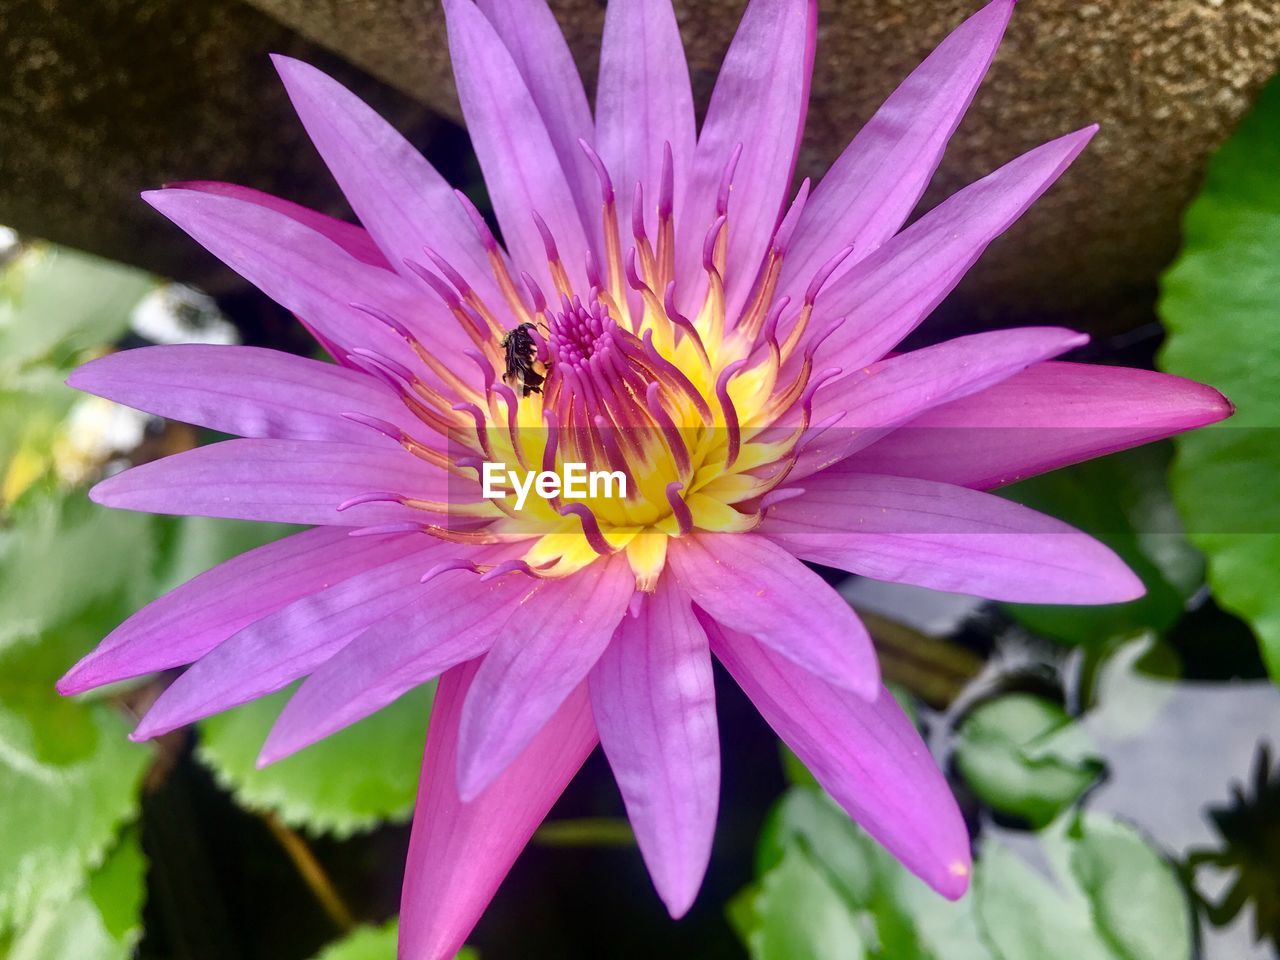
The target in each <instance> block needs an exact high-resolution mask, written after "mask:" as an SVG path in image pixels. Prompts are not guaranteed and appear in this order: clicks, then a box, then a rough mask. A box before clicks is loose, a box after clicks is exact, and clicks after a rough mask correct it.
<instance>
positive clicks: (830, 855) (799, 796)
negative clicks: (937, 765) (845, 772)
mask: <svg viewBox="0 0 1280 960" xmlns="http://www.w3.org/2000/svg"><path fill="white" fill-rule="evenodd" d="M791 850H800V851H802V852H804V853H805V854H806V855H807V856H808V857H809V859H810V861H811V862H812V863H813V864H814V865H815V866H816V867H817V868H818V869H819V870H820V871H822V873H823V874H824V876H825V877H826V879H827V882H828V883H830V884H831V886H832V888H833V889H834V890H836V891H837V892H838V893H839V894H840V895H841V897H842V898H843V899H844V901H845V905H846V907H847V908H848V909H849V910H850V911H851V912H852V913H853V915H854V916H855V917H856V918H858V924H859V929H861V930H864V931H867V932H868V936H867V939H866V952H867V956H868V957H873V958H876V960H990V954H989V953H988V951H987V950H986V949H985V948H984V947H983V946H982V944H981V942H980V941H979V939H978V935H977V926H976V923H975V921H974V918H973V915H972V910H971V906H970V905H971V901H970V900H968V899H966V900H962V901H961V902H959V903H952V902H950V901H948V900H945V899H944V898H942V897H941V896H939V895H938V894H937V893H935V892H934V891H933V890H931V889H929V887H928V886H927V885H926V884H925V883H924V882H923V881H921V880H920V879H918V878H917V877H915V876H913V875H912V874H911V873H910V872H909V871H908V870H907V869H906V868H905V867H903V866H902V865H901V864H900V863H898V862H897V861H896V860H895V859H894V858H893V856H892V855H891V854H889V853H888V852H887V851H886V850H885V849H884V848H883V847H881V846H880V845H879V844H877V843H876V842H875V841H874V840H872V839H871V838H870V837H869V836H867V834H866V832H865V831H863V830H862V829H861V828H859V827H858V826H857V825H855V824H854V823H853V822H852V821H851V820H850V819H849V816H848V814H846V813H845V812H844V811H843V810H841V809H840V808H839V807H838V806H837V805H836V803H835V801H833V800H832V799H831V798H830V797H829V796H827V795H826V794H825V793H823V792H822V791H821V790H818V789H815V788H809V787H796V788H793V789H791V790H789V791H787V793H786V794H785V795H784V796H783V798H782V799H781V800H780V801H779V802H778V804H777V806H775V807H774V809H773V811H772V812H771V814H770V816H769V818H768V820H767V821H766V824H765V828H764V830H763V831H762V833H761V835H760V842H759V845H758V847H757V851H756V873H757V875H758V876H766V875H767V874H768V872H769V871H771V870H773V869H776V867H777V866H778V864H780V863H781V862H782V860H783V859H784V858H785V857H786V855H787V853H788V852H789V851H791Z"/></svg>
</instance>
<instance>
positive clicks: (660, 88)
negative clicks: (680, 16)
mask: <svg viewBox="0 0 1280 960" xmlns="http://www.w3.org/2000/svg"><path fill="white" fill-rule="evenodd" d="M696 137H697V133H696V127H695V123H694V113H693V93H692V91H691V89H690V87H689V65H688V63H687V62H686V61H685V54H684V43H683V42H682V41H681V39H680V28H679V25H678V24H677V23H676V17H675V12H674V11H673V10H672V8H671V0H615V2H613V3H610V4H609V5H608V7H606V8H605V16H604V38H603V40H602V41H601V49H600V81H599V83H598V84H597V86H596V149H597V150H598V152H599V154H600V158H601V159H602V160H604V162H605V166H607V167H608V168H609V173H610V174H611V175H612V177H613V181H614V186H615V187H617V190H618V219H619V222H620V223H624V224H627V223H631V204H632V202H633V201H634V199H635V196H634V190H635V185H636V183H640V184H643V187H644V196H645V197H646V198H648V199H647V203H648V205H649V206H650V207H652V209H651V210H648V211H646V213H645V217H646V220H645V222H646V227H647V229H648V231H649V236H655V235H656V230H657V219H656V210H657V199H658V190H659V184H660V183H661V179H662V155H663V150H664V144H667V143H669V144H671V159H672V172H673V173H674V178H673V182H674V186H675V191H676V192H675V209H677V210H680V209H683V207H684V201H683V197H684V196H685V191H686V189H687V188H688V186H689V175H690V171H691V167H692V163H693V154H694V147H695V143H696Z"/></svg>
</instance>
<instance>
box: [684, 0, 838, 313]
mask: <svg viewBox="0 0 1280 960" xmlns="http://www.w3.org/2000/svg"><path fill="white" fill-rule="evenodd" d="M817 14H818V11H817V4H816V3H814V2H813V0H751V3H750V4H749V5H748V6H747V10H746V13H744V14H743V15H742V23H741V24H740V25H739V26H738V32H737V33H736V34H735V35H734V38H733V43H732V44H731V45H730V46H729V52H728V53H726V54H725V58H724V64H723V65H722V66H721V68H720V74H719V76H718V77H717V79H716V87H715V90H714V91H713V92H712V94H711V103H710V105H709V106H708V107H707V117H706V120H705V121H704V122H703V124H702V132H701V133H700V134H699V136H698V147H697V152H696V154H695V159H694V173H693V182H692V183H691V184H690V187H689V192H688V194H687V196H688V202H687V203H686V204H685V209H684V211H683V214H682V215H677V219H676V223H677V226H678V227H679V229H680V230H681V234H682V239H681V245H682V250H681V259H680V262H679V264H678V271H679V272H678V274H677V276H678V277H679V278H680V282H681V283H682V292H683V294H684V296H685V298H686V299H684V300H683V303H684V304H685V305H686V306H689V305H691V304H692V303H694V302H696V297H694V296H692V295H694V294H697V293H698V292H699V290H698V286H697V284H696V283H695V281H698V280H700V278H701V256H702V240H703V232H704V231H705V230H706V228H707V225H709V224H710V223H711V222H712V221H713V220H715V210H714V206H715V202H716V195H717V193H718V188H719V184H720V180H721V177H722V175H723V173H724V169H725V164H726V163H728V161H729V158H730V156H731V155H732V154H733V151H734V149H735V148H736V147H737V146H738V145H739V144H741V145H742V147H743V151H742V157H741V159H740V160H739V161H738V167H737V173H736V175H735V176H734V179H733V196H732V199H730V201H729V256H728V262H729V265H730V266H729V272H728V276H727V277H726V278H725V279H726V297H727V303H728V310H729V316H731V317H732V316H735V315H736V313H737V312H738V310H739V309H740V308H741V307H742V305H743V303H744V302H745V301H746V298H747V294H748V293H749V292H750V289H751V285H752V283H753V282H754V281H755V277H756V271H757V269H758V268H759V266H760V263H761V261H762V260H763V259H764V255H765V251H766V250H767V249H768V245H769V241H770V239H771V238H772V236H773V231H774V228H775V227H776V226H777V225H778V218H779V216H780V215H781V213H782V206H783V204H784V203H785V202H786V199H787V190H788V189H789V188H790V185H791V175H792V173H793V172H794V170H795V161H796V152H797V150H798V149H799V147H800V137H801V135H802V134H803V133H804V120H805V114H806V112H807V110H808V106H809V80H810V77H811V75H812V73H813V51H814V39H815V35H816V30H817Z"/></svg>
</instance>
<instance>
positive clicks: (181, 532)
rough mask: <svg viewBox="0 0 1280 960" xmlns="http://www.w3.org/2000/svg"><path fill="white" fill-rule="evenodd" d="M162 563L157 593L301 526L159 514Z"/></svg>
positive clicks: (299, 528) (297, 529)
mask: <svg viewBox="0 0 1280 960" xmlns="http://www.w3.org/2000/svg"><path fill="white" fill-rule="evenodd" d="M158 519H159V520H160V521H161V522H162V523H163V524H164V527H163V532H162V535H161V542H162V545H163V562H162V564H161V565H160V569H159V571H158V580H159V583H158V586H157V589H156V593H157V594H160V593H165V592H167V591H169V590H172V589H173V588H174V587H177V586H179V585H181V584H183V583H186V582H187V581H188V580H190V579H191V578H192V577H195V576H198V575H199V574H202V573H204V572H205V571H206V570H208V569H210V568H212V567H216V566H217V565H218V564H220V563H223V562H225V561H227V560H230V559H231V558H232V557H235V556H238V555H239V554H242V553H247V552H248V551H250V550H253V549H254V548H255V547H260V546H262V545H263V544H267V543H270V542H271V541H273V540H279V539H280V538H281V537H284V536H287V535H289V534H291V533H296V532H298V531H299V530H301V529H303V528H302V527H295V526H290V525H288V524H283V523H254V522H251V521H249V520H224V519H221V518H213V517H160V518H158Z"/></svg>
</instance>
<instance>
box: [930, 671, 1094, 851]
mask: <svg viewBox="0 0 1280 960" xmlns="http://www.w3.org/2000/svg"><path fill="white" fill-rule="evenodd" d="M1069 727H1070V728H1072V729H1074V730H1075V731H1077V732H1078V733H1079V728H1078V727H1075V726H1074V725H1073V724H1072V720H1071V717H1070V716H1068V714H1067V712H1066V711H1065V710H1063V709H1062V708H1061V707H1060V706H1058V705H1057V704H1056V703H1053V702H1051V701H1049V700H1046V699H1044V698H1042V697H1037V696H1032V695H1031V694H1025V693H1014V694H1008V695H1006V696H1002V697H998V698H997V699H995V700H991V701H989V702H987V703H984V704H982V705H981V706H979V707H978V708H977V709H975V710H974V711H973V712H972V713H971V714H969V716H968V717H966V718H965V721H964V723H963V724H962V725H961V727H960V730H959V734H958V736H957V739H956V754H955V758H956V765H957V766H958V767H959V769H960V772H961V774H963V775H964V778H965V779H966V780H967V781H968V782H969V785H970V786H971V787H973V789H974V791H975V792H976V793H977V794H978V796H979V797H981V798H982V799H983V800H984V801H985V802H986V803H987V804H988V805H990V806H991V807H994V808H995V809H997V810H1001V811H1003V812H1005V813H1011V814H1015V815H1017V816H1020V817H1023V818H1025V819H1026V820H1027V821H1028V822H1030V823H1031V825H1032V826H1035V827H1042V826H1044V825H1046V824H1047V823H1049V822H1050V821H1051V820H1053V819H1054V818H1055V817H1056V816H1057V815H1058V814H1059V813H1061V812H1062V811H1063V810H1065V809H1066V808H1067V807H1069V806H1070V805H1071V804H1072V803H1074V802H1075V800H1076V799H1077V798H1079V796H1080V795H1081V794H1082V793H1084V791H1085V790H1086V789H1087V788H1088V787H1089V785H1090V784H1092V783H1093V781H1094V780H1096V779H1097V776H1098V774H1099V773H1100V771H1101V766H1100V764H1098V763H1096V762H1089V761H1087V760H1083V759H1068V758H1066V757H1063V756H1061V755H1060V754H1058V753H1046V752H1045V751H1043V750H1037V746H1039V745H1041V744H1043V743H1044V742H1045V741H1046V740H1048V739H1049V738H1051V737H1052V738H1053V741H1054V742H1055V745H1057V744H1060V743H1061V740H1062V737H1063V736H1064V731H1066V729H1067V728H1069ZM1079 735H1080V736H1083V734H1082V733H1079ZM1082 752H1083V751H1081V750H1072V751H1071V754H1072V755H1073V756H1077V755H1078V754H1080V753H1082Z"/></svg>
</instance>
